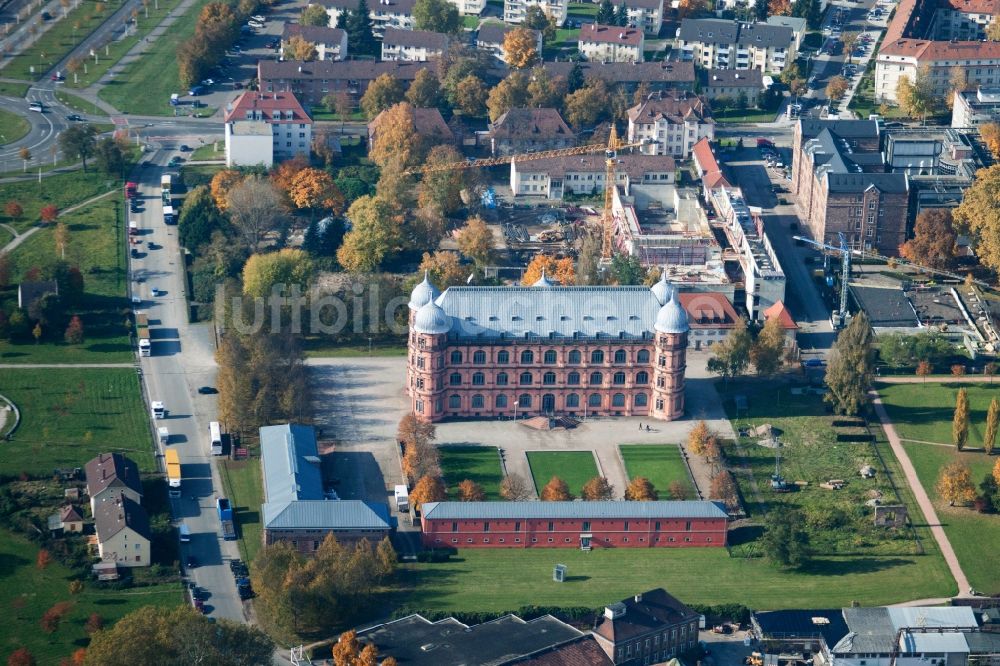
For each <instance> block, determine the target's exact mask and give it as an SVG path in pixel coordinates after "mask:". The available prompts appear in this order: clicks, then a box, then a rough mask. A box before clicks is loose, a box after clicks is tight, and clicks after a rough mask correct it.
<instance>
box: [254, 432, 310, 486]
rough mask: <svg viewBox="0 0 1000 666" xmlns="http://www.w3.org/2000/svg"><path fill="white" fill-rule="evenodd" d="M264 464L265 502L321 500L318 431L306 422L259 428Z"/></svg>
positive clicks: (261, 454)
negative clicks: (305, 423)
mask: <svg viewBox="0 0 1000 666" xmlns="http://www.w3.org/2000/svg"><path fill="white" fill-rule="evenodd" d="M260 456H261V464H262V465H263V466H264V501H265V502H293V501H295V500H322V499H323V477H322V474H321V473H320V468H319V465H320V460H319V452H318V449H317V448H316V430H315V429H314V428H313V427H312V426H306V425H295V424H285V425H275V426H265V427H263V428H261V429H260Z"/></svg>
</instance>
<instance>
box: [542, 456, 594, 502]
mask: <svg viewBox="0 0 1000 666" xmlns="http://www.w3.org/2000/svg"><path fill="white" fill-rule="evenodd" d="M528 464H529V465H530V466H531V476H532V479H533V480H534V482H535V488H536V490H537V491H538V493H539V494H541V492H542V488H544V487H545V484H547V483H548V482H549V480H551V479H552V477H553V476H558V477H559V478H560V479H562V480H563V481H565V482H566V485H568V486H569V491H570V492H571V493H572V494H573V495H575V496H579V495H580V489H581V488H583V484H585V483H587V481H590V480H591V479H592V478H594V477H595V476H597V464H596V463H595V462H594V454H593V453H592V452H590V451H529V452H528Z"/></svg>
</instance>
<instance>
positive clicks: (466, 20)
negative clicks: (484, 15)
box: [462, 16, 479, 30]
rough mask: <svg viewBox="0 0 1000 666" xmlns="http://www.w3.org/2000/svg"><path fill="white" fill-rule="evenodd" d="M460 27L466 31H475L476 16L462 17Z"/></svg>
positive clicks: (477, 20)
mask: <svg viewBox="0 0 1000 666" xmlns="http://www.w3.org/2000/svg"><path fill="white" fill-rule="evenodd" d="M462 27H463V28H465V29H466V30H475V29H476V28H478V27H479V17H478V16H463V17H462Z"/></svg>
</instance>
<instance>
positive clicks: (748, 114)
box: [712, 109, 777, 123]
mask: <svg viewBox="0 0 1000 666" xmlns="http://www.w3.org/2000/svg"><path fill="white" fill-rule="evenodd" d="M775 115H777V112H776V111H762V110H760V109H744V110H742V111H741V110H739V109H726V110H725V111H722V110H721V109H720V110H719V111H714V110H713V111H712V117H713V118H715V119H716V120H718V121H719V122H720V123H770V122H773V121H774V117H775Z"/></svg>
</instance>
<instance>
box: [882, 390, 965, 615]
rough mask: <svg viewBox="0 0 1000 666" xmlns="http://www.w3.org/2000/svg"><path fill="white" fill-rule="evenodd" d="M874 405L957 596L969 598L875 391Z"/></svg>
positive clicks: (947, 543)
mask: <svg viewBox="0 0 1000 666" xmlns="http://www.w3.org/2000/svg"><path fill="white" fill-rule="evenodd" d="M872 404H873V405H874V406H875V413H876V414H878V418H879V420H880V421H881V422H882V428H883V429H884V430H885V436H886V438H887V439H888V440H889V446H891V447H892V452H893V454H895V456H896V459H897V460H899V466H900V467H901V468H902V470H903V474H904V475H905V476H906V482H907V483H908V484H909V486H910V489H911V490H912V491H913V496H914V497H915V498H916V500H917V504H918V505H919V506H920V511H921V512H922V513H923V514H924V520H925V521H926V522H927V525H928V526H929V527H930V529H931V534H933V535H934V540H935V541H937V545H938V548H939V549H940V550H941V554H942V555H944V561H945V562H946V563H947V564H948V569H950V570H951V575H952V577H953V578H954V579H955V583H956V584H957V585H958V596H959V597H968V596H969V579H968V578H966V577H965V572H964V571H962V566H961V565H960V564H959V562H958V557H957V556H956V555H955V551H954V550H953V549H952V547H951V542H950V541H948V535H947V534H945V532H944V528H943V527H941V521H940V519H938V515H937V511H935V510H934V504H933V503H932V502H931V499H930V497H928V496H927V491H926V490H924V487H923V485H922V484H921V483H920V479H919V478H918V477H917V471H916V469H914V467H913V463H912V462H911V461H910V457H909V456H908V455H907V454H906V449H904V448H903V444H902V442H900V440H899V435H897V434H896V428H895V427H894V426H893V425H892V421H890V420H889V414H888V413H887V412H886V411H885V406H884V405H883V404H882V398H881V397H880V396H879V395H878V393H877V392H875V391H872ZM911 519H912V517H911Z"/></svg>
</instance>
